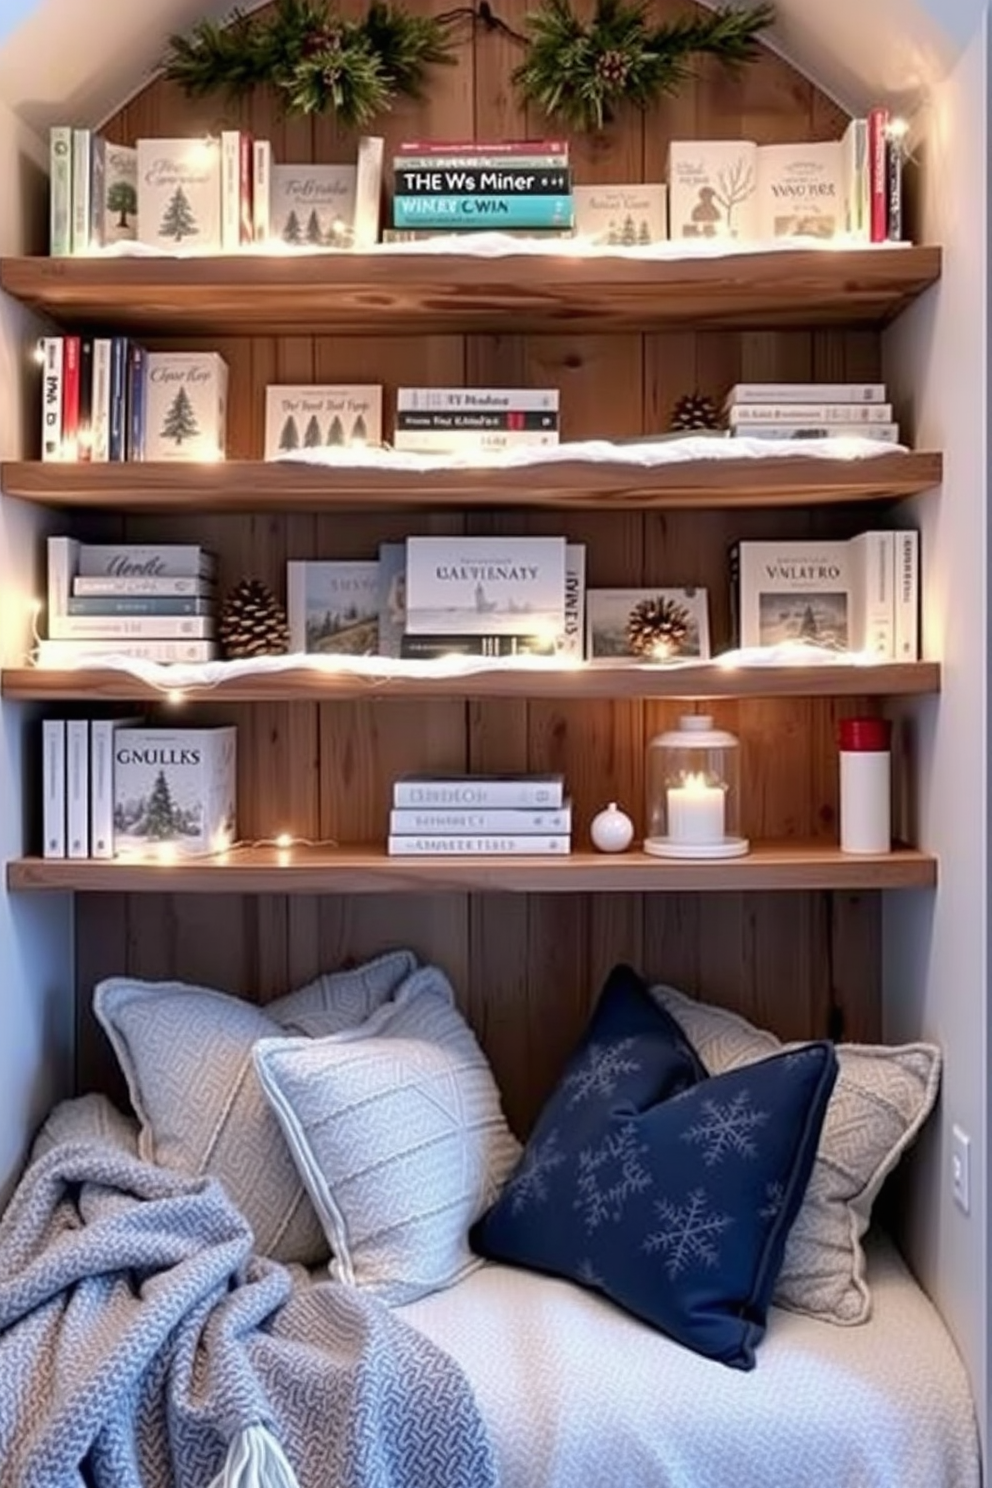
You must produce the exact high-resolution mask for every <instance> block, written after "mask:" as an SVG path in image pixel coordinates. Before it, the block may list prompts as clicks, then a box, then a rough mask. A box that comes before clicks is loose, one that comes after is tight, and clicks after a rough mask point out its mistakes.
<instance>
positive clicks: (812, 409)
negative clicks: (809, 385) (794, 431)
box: [728, 403, 892, 426]
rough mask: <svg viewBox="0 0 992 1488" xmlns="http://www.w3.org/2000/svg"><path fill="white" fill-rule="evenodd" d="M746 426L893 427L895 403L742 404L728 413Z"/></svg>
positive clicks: (733, 421)
mask: <svg viewBox="0 0 992 1488" xmlns="http://www.w3.org/2000/svg"><path fill="white" fill-rule="evenodd" d="M728 417H729V420H730V423H731V426H736V425H742V424H891V423H892V404H891V403H742V404H741V405H740V406H737V407H734V408H731V409H730V410H729V413H728Z"/></svg>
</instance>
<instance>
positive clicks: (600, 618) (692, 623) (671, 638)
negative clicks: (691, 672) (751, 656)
mask: <svg viewBox="0 0 992 1488" xmlns="http://www.w3.org/2000/svg"><path fill="white" fill-rule="evenodd" d="M650 601H654V602H655V604H657V605H659V606H660V605H663V606H664V615H665V618H666V621H667V625H666V626H665V627H661V626H659V628H658V639H657V643H656V645H655V648H654V651H653V652H645V651H642V650H638V649H637V648H636V647H635V646H634V645H632V644H631V626H632V625H634V624H635V623H636V621H637V618H638V616H639V614H640V609H639V607H640V606H642V605H645V604H646V603H647V602H650ZM586 630H587V651H586V654H587V655H588V656H589V657H590V658H592V659H596V660H598V659H600V658H602V657H606V656H626V657H637V659H638V660H640V661H671V660H674V659H676V658H686V657H696V658H698V659H699V660H701V661H705V660H706V659H707V658H708V657H709V654H710V622H709V605H708V596H707V591H706V590H705V589H696V588H686V589H590V590H589V592H588V593H587V595H586Z"/></svg>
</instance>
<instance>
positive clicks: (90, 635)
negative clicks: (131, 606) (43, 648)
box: [48, 615, 217, 641]
mask: <svg viewBox="0 0 992 1488" xmlns="http://www.w3.org/2000/svg"><path fill="white" fill-rule="evenodd" d="M216 625H217V622H216V620H215V619H214V617H213V616H212V615H106V616H104V615H49V617H48V638H49V640H52V641H114V640H116V641H184V640H188V641H212V640H213V639H214V636H215V634H216Z"/></svg>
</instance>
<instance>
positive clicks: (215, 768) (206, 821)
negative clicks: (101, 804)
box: [114, 728, 237, 857]
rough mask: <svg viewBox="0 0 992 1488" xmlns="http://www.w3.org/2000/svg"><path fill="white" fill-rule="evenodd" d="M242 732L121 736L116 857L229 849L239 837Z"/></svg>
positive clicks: (127, 732) (130, 732)
mask: <svg viewBox="0 0 992 1488" xmlns="http://www.w3.org/2000/svg"><path fill="white" fill-rule="evenodd" d="M236 800H237V729H235V728H212V729H154V728H153V729H147V728H133V729H122V730H120V731H118V732H116V733H115V735H114V852H115V854H119V853H137V854H139V855H141V856H148V857H155V856H157V855H158V854H160V853H162V852H163V850H165V851H166V852H168V853H170V854H175V855H177V856H179V857H198V856H203V855H208V854H211V853H216V852H223V851H224V850H225V848H227V847H230V846H231V844H232V843H233V842H234V841H235V839H236V837H237V817H236Z"/></svg>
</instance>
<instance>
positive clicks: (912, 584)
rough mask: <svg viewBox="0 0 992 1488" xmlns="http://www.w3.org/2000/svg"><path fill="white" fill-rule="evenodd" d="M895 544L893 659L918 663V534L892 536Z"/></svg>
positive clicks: (902, 532) (898, 533)
mask: <svg viewBox="0 0 992 1488" xmlns="http://www.w3.org/2000/svg"><path fill="white" fill-rule="evenodd" d="M893 537H894V545H895V585H894V589H895V657H896V660H897V661H918V660H919V657H920V534H919V532H917V531H915V530H910V531H899V532H896V533H894V534H893Z"/></svg>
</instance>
